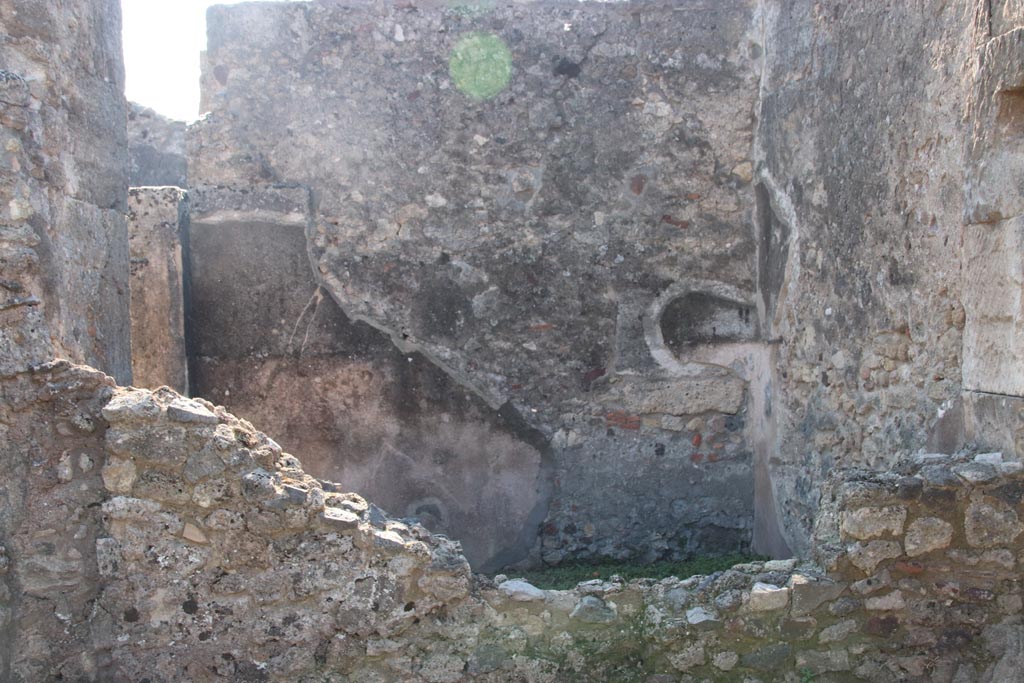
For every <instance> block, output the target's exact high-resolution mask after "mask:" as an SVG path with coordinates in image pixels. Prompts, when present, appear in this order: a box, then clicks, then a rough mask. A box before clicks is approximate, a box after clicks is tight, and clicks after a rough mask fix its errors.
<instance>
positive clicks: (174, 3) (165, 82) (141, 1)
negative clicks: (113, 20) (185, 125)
mask: <svg viewBox="0 0 1024 683" xmlns="http://www.w3.org/2000/svg"><path fill="white" fill-rule="evenodd" d="M239 1H241V0H219V1H211V0H121V12H122V15H123V17H124V62H125V72H126V83H125V94H126V95H127V97H128V99H129V100H131V101H132V102H138V103H139V104H142V105H145V106H147V107H151V108H153V109H155V110H156V111H158V112H159V113H161V114H163V115H164V116H167V117H170V118H172V119H178V120H181V121H194V120H195V119H197V118H198V117H199V114H200V113H201V112H200V111H199V53H200V52H201V51H202V50H204V49H206V8H208V7H210V6H211V5H233V4H236V3H237V2H239Z"/></svg>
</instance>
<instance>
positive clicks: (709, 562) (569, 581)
mask: <svg viewBox="0 0 1024 683" xmlns="http://www.w3.org/2000/svg"><path fill="white" fill-rule="evenodd" d="M765 559H767V558H764V557H760V556H757V555H746V554H742V553H732V554H730V555H718V556H714V557H711V556H707V557H705V556H702V557H695V558H693V559H690V560H682V561H679V562H671V561H665V562H655V563H653V564H636V563H635V562H632V563H631V562H602V563H597V564H563V565H558V566H557V567H546V568H544V569H533V570H526V571H519V572H511V573H510V574H509V575H510V576H512V575H515V576H522V577H523V578H524V579H526V580H527V581H529V582H530V583H532V584H533V585H534V586H536V587H537V588H544V589H549V590H567V589H569V588H573V587H575V586H576V584H578V583H579V582H581V581H590V580H591V579H602V580H605V581H607V580H608V579H610V578H611V577H612V576H614V575H616V574H617V575H619V576H621V577H622V578H623V579H625V580H626V581H629V580H630V579H664V578H666V577H669V576H675V577H678V578H680V579H685V578H687V577H690V576H695V575H697V574H705V575H706V574H713V573H714V572H719V571H722V570H724V569H728V568H729V567H731V566H733V565H734V564H742V563H744V562H757V561H761V560H765Z"/></svg>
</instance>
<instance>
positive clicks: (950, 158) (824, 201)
mask: <svg viewBox="0 0 1024 683" xmlns="http://www.w3.org/2000/svg"><path fill="white" fill-rule="evenodd" d="M986 11H987V6H986V4H985V3H977V2H925V3H913V4H907V3H903V4H900V3H846V2H824V3H817V4H813V5H812V4H810V3H782V4H780V5H778V6H773V5H770V4H769V5H768V6H767V12H766V15H765V17H766V31H767V37H766V39H765V42H766V43H767V44H768V46H769V48H768V52H767V57H766V60H767V61H766V64H767V70H766V75H765V81H764V83H763V92H764V95H763V99H762V101H761V109H760V117H759V128H758V133H757V139H758V145H757V146H758V157H759V163H758V178H757V180H756V181H755V182H757V183H758V196H759V204H760V206H759V210H758V212H759V219H758V220H759V226H760V230H761V234H762V237H761V247H760V255H761V259H762V262H764V263H768V264H770V266H769V268H768V270H767V272H763V273H762V275H763V276H765V278H766V279H765V280H764V282H763V287H762V305H763V306H764V307H765V309H766V311H767V316H766V321H767V322H766V328H768V330H769V334H770V336H771V337H773V338H777V339H778V340H779V343H778V345H777V346H776V347H774V349H775V351H774V356H773V374H774V376H773V378H772V387H773V390H772V401H771V405H770V408H771V411H772V415H771V422H772V424H773V427H772V429H773V430H774V433H772V432H771V431H766V435H767V436H768V438H770V439H771V440H772V446H771V450H772V451H773V452H774V453H775V454H776V455H775V458H774V460H773V463H772V468H771V470H772V471H771V479H772V481H773V483H774V496H775V500H776V501H777V507H778V511H779V514H780V517H781V520H782V527H783V529H784V530H785V533H786V536H787V540H788V541H789V543H790V544H791V545H792V547H794V548H795V549H800V550H801V551H802V549H804V548H806V547H807V545H806V544H807V538H808V533H807V532H808V529H809V528H810V525H811V522H812V520H813V519H814V516H815V507H816V505H817V499H818V493H819V490H818V489H819V484H820V482H821V481H822V480H823V479H824V477H825V476H826V474H827V472H828V471H829V470H830V469H832V468H833V467H836V466H840V465H846V466H851V465H861V466H864V467H868V468H872V469H878V470H885V469H888V468H889V467H891V466H892V464H893V459H894V458H895V457H897V455H898V454H900V453H910V452H915V451H917V450H919V449H922V448H927V449H930V450H941V451H942V452H952V451H955V450H956V449H957V448H959V447H960V446H961V445H962V444H963V443H964V442H965V441H966V440H967V437H966V436H965V427H964V424H965V421H964V413H965V408H964V407H963V405H962V404H961V390H962V388H964V387H965V385H966V386H967V387H968V388H970V384H971V383H970V381H968V379H967V377H966V376H963V372H968V373H969V372H970V371H969V368H970V366H971V363H970V362H969V359H970V358H971V356H975V355H977V354H979V353H984V352H983V350H982V349H983V346H982V345H979V344H978V342H977V339H976V336H977V335H976V334H972V332H971V329H972V327H973V321H974V320H976V319H977V318H978V316H985V315H988V313H986V311H987V310H988V311H991V310H992V309H991V307H992V306H997V307H1003V306H1007V305H1009V306H1012V303H1011V302H1012V301H1014V300H1016V298H1018V297H1019V291H1020V288H1019V282H1018V283H1017V285H1013V286H1004V285H1002V284H1000V285H998V286H999V287H1001V288H1003V289H1005V290H1006V291H1003V292H1000V293H999V294H989V293H986V292H984V291H982V290H979V288H978V287H977V285H976V283H975V282H971V277H970V276H969V274H968V271H969V270H970V266H969V263H970V259H971V258H972V257H970V255H969V254H968V253H966V252H968V251H969V250H970V243H971V240H970V239H969V237H968V239H967V240H966V241H965V231H964V227H963V225H964V209H965V202H966V194H965V174H964V170H963V169H964V165H965V163H964V159H965V151H966V149H967V146H968V145H967V141H968V138H969V135H970V126H971V124H970V123H965V122H967V121H970V118H971V117H973V116H975V110H976V109H977V107H978V106H979V105H980V103H981V99H979V95H978V94H977V93H976V89H975V85H974V82H975V80H976V79H977V78H978V73H977V69H978V64H979V60H981V59H982V57H983V54H984V53H985V51H986V50H988V49H990V48H989V47H986V46H987V45H988V40H989V34H988V30H987V26H988V21H987V17H986V16H984V14H985V12H986ZM1011 61H1012V60H1011ZM977 125H978V126H981V127H983V128H987V126H988V124H987V123H986V122H985V121H984V120H979V121H978V123H977ZM969 185H970V182H969V181H968V182H967V186H969ZM969 232H970V231H968V233H969ZM1011 232H1012V231H1011ZM1007 234H1009V233H1007ZM998 239H1002V238H998ZM965 245H966V247H967V248H966V249H965ZM1011 260H1012V259H1011ZM965 268H966V270H965ZM1011 270H1012V269H1008V270H1007V269H1004V271H1005V275H1001V276H1000V277H1004V278H1009V279H1006V280H1003V281H1000V282H1005V283H1006V285H1009V282H1010V279H1012V275H1011V274H1010V271H1011ZM965 274H968V277H966V278H965ZM990 282H993V283H994V282H995V281H994V280H990ZM1014 287H1016V293H1015V294H1013V293H1011V292H1010V291H1009V290H1012V289H1014ZM979 296H980V297H981V298H983V299H985V300H986V301H987V302H988V303H987V304H985V306H980V305H979V304H978V298H979ZM997 302H998V303H997ZM993 314H994V312H993ZM967 319H970V320H972V325H971V326H968V327H967V328H965V325H966V320H967ZM994 331H995V330H994V329H993V328H989V333H992V332H994ZM1011 336H1012V335H1011ZM1005 348H1006V351H1007V352H1009V349H1010V348H1012V345H1008V346H1006V347H1005ZM1009 365H1013V364H1009ZM1009 365H1007V364H1005V363H1000V362H996V361H994V359H993V361H992V365H991V366H990V370H991V371H994V372H996V373H997V374H1002V373H1006V376H1012V374H1013V372H1014V370H1012V369H1011V368H1010V367H1009ZM997 367H1001V368H1002V370H996V368H997ZM962 368H963V370H962ZM974 431H975V432H977V431H978V430H974ZM981 431H984V429H983V430H981ZM979 441H981V442H982V443H983V442H984V441H985V439H984V437H982V438H980V439H979ZM1004 443H1005V442H1004ZM1002 445H1003V444H1000V446H1002ZM1011 452H1013V449H1012V448H1010V449H1007V453H1008V454H1009V453H1011ZM1018 454H1019V453H1018Z"/></svg>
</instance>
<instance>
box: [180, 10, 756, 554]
mask: <svg viewBox="0 0 1024 683" xmlns="http://www.w3.org/2000/svg"><path fill="white" fill-rule="evenodd" d="M208 19H209V37H210V44H209V49H208V51H207V53H206V57H205V62H204V64H205V66H204V77H203V92H204V95H203V97H204V103H205V104H204V106H205V107H207V108H208V109H210V111H211V113H210V115H209V116H207V117H205V118H204V119H203V120H202V121H201V122H199V123H197V124H196V125H194V126H192V127H191V128H190V132H189V160H190V173H191V177H190V180H191V182H192V183H193V184H194V185H196V187H197V188H203V187H207V186H210V187H212V186H221V187H225V186H226V187H231V188H233V189H235V190H238V191H244V192H249V193H251V194H252V195H253V197H259V196H261V195H264V194H265V195H266V196H267V197H270V196H272V195H273V194H274V193H275V192H277V189H275V188H279V187H288V186H296V185H297V186H301V187H303V188H307V189H308V190H309V200H310V204H309V213H308V216H307V217H306V223H305V225H304V228H305V241H306V248H307V250H308V253H309V258H310V259H311V260H312V274H313V277H314V278H315V282H316V284H317V285H319V287H320V288H321V289H320V290H318V291H322V292H323V293H325V294H326V295H328V296H329V297H330V298H331V299H333V300H334V302H335V303H336V304H337V305H338V306H340V308H341V309H342V310H343V311H344V313H345V315H347V316H348V317H349V318H351V319H354V320H358V321H361V322H365V323H367V324H369V325H370V326H372V327H375V328H377V329H378V330H380V331H381V332H382V333H384V334H385V335H387V336H388V337H389V338H390V340H391V342H392V343H393V344H394V345H396V346H397V347H398V348H399V349H401V350H403V351H406V352H409V353H412V352H415V353H416V354H417V356H418V357H419V356H422V357H423V358H425V359H427V360H428V361H429V362H431V363H433V364H434V365H435V366H436V367H438V368H440V369H441V370H442V371H443V372H444V373H445V374H447V375H448V377H450V378H451V382H452V383H453V386H459V387H461V390H462V391H464V392H465V393H467V394H469V395H471V396H474V397H475V399H474V400H477V401H479V402H482V403H483V404H484V405H486V406H489V407H490V409H491V410H492V411H493V412H495V413H497V414H499V415H514V416H515V420H516V421H517V422H521V423H523V424H524V425H525V426H527V427H529V429H531V430H534V431H536V432H537V433H538V435H539V437H540V438H541V440H542V441H544V442H545V443H546V444H547V445H546V447H545V450H546V451H548V453H547V454H546V457H547V458H548V460H549V463H548V464H547V465H546V466H545V471H544V472H543V476H542V478H541V479H540V480H539V481H534V482H529V483H528V484H527V486H524V487H522V489H521V490H522V492H523V495H524V496H525V497H526V498H528V499H530V500H534V501H537V502H539V503H540V504H543V505H545V506H546V508H547V510H546V512H545V514H544V515H542V519H541V520H540V521H541V522H543V523H542V524H541V525H540V526H541V528H542V529H543V540H542V542H541V545H540V546H539V547H537V548H534V549H533V554H532V557H533V558H534V560H537V559H543V560H545V561H548V562H559V561H561V560H563V559H566V558H569V557H575V558H584V559H585V558H600V557H639V558H646V559H655V558H658V557H679V556H682V555H685V554H688V553H692V552H694V551H699V550H711V551H725V550H729V549H734V548H739V547H743V546H746V545H748V544H749V542H750V538H751V528H752V518H753V502H752V499H753V496H754V494H753V491H754V487H753V462H752V461H753V452H752V450H751V448H750V446H749V440H748V437H747V435H746V427H747V422H746V420H747V418H746V406H747V383H748V381H749V380H750V379H751V376H752V372H751V369H750V368H751V366H752V365H753V361H752V358H755V357H756V356H757V353H756V352H754V353H752V352H751V350H750V349H747V348H745V347H742V346H741V345H740V342H747V341H750V340H752V339H756V338H757V337H758V329H759V319H758V315H757V310H756V306H755V288H756V259H755V251H756V248H755V244H754V235H753V233H752V231H751V229H750V221H751V216H752V211H753V197H752V194H751V185H750V183H751V179H752V165H751V156H750V155H751V146H752V140H753V134H754V125H755V120H754V115H755V109H756V102H757V98H758V79H759V76H760V71H761V68H762V61H761V56H762V52H763V46H762V45H761V43H760V41H761V39H762V38H761V30H760V26H761V18H760V16H759V15H758V14H757V12H756V11H755V7H754V5H753V4H752V3H748V2H727V3H702V2H694V3H686V4H684V5H682V6H679V7H673V6H669V5H666V4H662V3H655V2H651V3H638V4H636V5H630V6H625V5H612V4H610V5H598V4H592V5H586V6H579V5H574V4H562V3H531V4H529V5H523V6H515V5H512V6H497V5H495V6H489V5H488V6H487V7H480V8H474V7H470V6H465V7H463V6H447V5H440V4H438V5H431V4H427V5H423V6H417V7H415V8H411V7H406V6H403V5H398V4H395V5H391V4H387V5H382V6H372V7H371V6H359V5H352V6H348V5H345V4H337V3H311V4H301V5H287V4H281V5H274V4H270V5H249V6H245V7H238V8H216V9H213V10H211V12H210V14H209V18H208ZM474 60H475V61H474ZM474 64H475V65H477V66H473V65H474ZM254 201H255V200H254ZM253 221H255V219H253ZM243 224H244V221H242V222H240V223H239V226H238V230H239V231H244V230H245V227H244V225H243ZM252 224H253V225H255V222H253V223H252ZM204 230H206V228H205V227H204V224H203V223H201V222H199V223H197V222H194V223H193V234H194V236H195V237H194V240H193V242H194V252H195V253H197V254H198V256H197V258H203V256H202V255H201V254H200V253H199V250H198V248H197V247H196V246H195V245H196V244H198V240H199V239H202V238H201V237H199V236H200V235H202V234H203V231H204ZM211 234H212V229H211ZM240 259H241V260H242V261H243V262H246V261H251V259H248V258H246V257H244V256H240ZM196 276H197V277H200V278H201V277H202V275H201V274H199V273H198V271H197V275H196ZM306 290H307V292H308V290H309V286H308V285H306ZM309 295H310V294H309V293H305V294H304V296H305V297H308V296H309ZM307 300H308V299H307ZM197 303H199V305H200V306H202V303H201V302H197ZM221 310H222V309H218V308H215V307H211V308H204V310H203V312H202V313H201V314H200V315H202V316H203V317H205V318H208V319H210V318H214V317H216V316H218V315H219V314H220V312H221ZM663 311H667V313H665V314H664V315H663ZM683 313H687V314H690V315H691V317H692V318H694V319H693V320H688V321H686V322H681V319H680V316H681V315H682V314H683ZM261 314H262V309H261V310H260V311H259V312H258V314H257V315H256V317H254V318H252V320H256V321H259V323H260V324H261V325H266V326H278V327H279V329H280V330H286V331H290V330H291V329H292V328H293V327H295V326H296V325H300V326H301V325H302V324H303V323H302V322H301V320H299V319H298V318H297V317H288V318H284V319H282V321H281V322H280V324H279V321H278V320H277V319H271V317H270V315H267V316H266V317H265V318H261V317H260V315H261ZM292 315H293V316H294V312H293V313H292ZM697 318H699V320H700V321H702V322H700V324H696V319H697ZM691 322H692V323H693V324H692V325H690V323H691ZM716 329H717V330H718V331H717V332H716ZM691 333H692V335H691V337H688V336H687V335H689V334H691ZM710 342H714V343H716V344H720V345H723V346H730V345H731V347H732V350H731V351H729V352H725V353H719V354H718V358H716V359H715V361H714V362H711V361H709V360H707V359H706V358H704V359H702V360H701V362H696V361H695V359H696V357H697V349H698V347H706V346H709V344H710ZM335 353H336V355H340V356H342V357H341V358H340V359H337V360H331V359H330V358H328V357H323V358H322V363H325V364H327V365H334V364H337V367H345V366H346V365H347V364H348V362H349V361H348V358H346V357H344V355H342V354H344V351H343V350H341V349H339V350H338V351H337V352H335ZM300 355H301V354H300ZM347 355H349V356H353V355H354V356H357V357H358V355H359V354H358V352H357V353H354V354H353V353H348V354H347ZM324 367H326V365H325V366H324ZM325 372H326V370H325ZM237 374H240V373H237ZM393 378H394V379H397V377H394V376H393ZM226 379H227V377H226V376H222V379H221V380H220V381H219V384H218V385H217V386H216V387H214V386H211V387H210V388H211V389H216V390H219V391H223V390H224V389H226V386H220V385H224V384H226V382H225V380H226ZM236 384H237V383H236ZM238 390H240V391H241V392H242V393H240V394H232V396H231V397H230V398H224V397H223V396H222V395H221V394H209V395H208V397H209V398H211V399H213V400H216V401H218V402H220V401H224V402H225V404H226V405H228V406H230V407H232V408H233V409H236V410H239V411H240V412H242V413H243V414H246V415H247V416H248V417H251V418H253V419H257V418H260V419H262V418H264V417H271V416H270V415H269V413H270V412H272V411H273V409H272V408H270V407H265V408H263V409H260V408H259V407H257V406H256V404H257V403H258V402H259V400H258V396H254V395H253V394H254V391H255V390H256V386H255V385H250V386H249V387H247V388H242V387H238ZM200 395H206V394H202V392H200ZM397 418H398V421H399V422H400V423H401V422H402V420H403V418H402V417H401V416H400V415H399V416H397ZM271 419H272V418H271ZM331 429H333V427H330V426H328V427H327V428H326V429H325V428H323V427H320V428H317V429H312V430H308V431H305V432H304V433H301V434H300V433H295V432H294V431H292V432H290V433H288V434H287V435H285V434H283V433H282V435H281V437H280V438H281V439H282V441H283V443H284V445H285V446H286V447H288V448H291V449H294V450H307V449H314V450H323V449H322V448H321V446H320V445H319V444H322V443H324V442H325V441H327V442H329V441H331V440H332V437H331V435H330V434H329V433H328V432H329V431H330V430H331ZM361 429H362V427H360V426H356V427H355V431H359V430H361ZM505 448H506V447H505V446H503V445H502V444H501V443H500V442H497V441H490V442H489V443H487V445H486V446H484V450H486V451H489V452H492V453H495V452H496V453H501V452H503V451H504V450H505ZM401 450H402V451H403V452H404V453H406V454H408V455H409V456H410V457H412V458H413V459H414V460H420V459H422V457H423V455H418V454H415V453H413V452H411V450H410V449H409V448H405V447H403V448H402V449H401ZM421 450H422V449H421ZM360 457H361V456H360V455H359V454H358V453H356V452H353V451H352V450H350V449H337V450H335V452H334V454H333V456H327V455H325V456H324V457H320V456H317V459H316V463H315V465H313V464H311V466H312V467H314V468H315V469H316V471H317V472H318V473H321V474H323V475H324V476H335V477H338V478H345V477H346V476H348V475H350V474H351V473H352V472H353V471H354V469H353V462H354V461H357V460H359V459H360ZM472 460H473V458H468V459H466V458H461V457H460V458H457V459H456V460H455V461H453V464H452V465H451V466H449V467H447V468H446V469H447V472H446V473H445V475H443V476H442V478H441V479H439V480H438V484H439V485H440V486H441V487H453V488H457V489H461V485H460V484H458V483H456V482H457V481H458V480H461V479H466V480H470V479H474V478H476V477H477V476H478V475H477V474H476V472H478V471H479V466H478V465H474V464H473V463H472ZM503 461H504V462H503ZM488 466H491V465H488ZM495 466H497V467H498V468H500V469H505V468H509V467H511V465H509V464H508V461H507V459H504V458H502V457H498V458H496V465H495ZM449 480H454V481H451V483H449ZM376 488H378V489H380V488H382V487H381V486H379V485H378V486H377V487H376ZM361 490H362V489H361ZM379 493H380V494H383V495H390V494H391V493H393V492H390V491H384V490H381V491H380V492H379ZM460 495H461V494H460ZM391 497H394V496H391ZM495 522H496V526H494V527H492V529H493V530H494V531H495V532H498V530H499V529H500V528H501V527H503V526H511V527H512V528H514V529H519V528H521V527H520V520H519V518H508V519H505V520H502V519H501V518H500V517H496V518H495ZM506 523H507V524H506ZM530 523H531V524H533V525H534V526H533V529H534V530H535V529H536V528H537V526H536V525H537V520H536V519H534V518H533V517H531V518H530ZM451 531H452V532H453V533H454V534H455V535H456V536H457V537H458V536H459V532H458V531H457V530H456V529H452V530H451ZM499 533H500V532H499ZM517 533H518V532H517Z"/></svg>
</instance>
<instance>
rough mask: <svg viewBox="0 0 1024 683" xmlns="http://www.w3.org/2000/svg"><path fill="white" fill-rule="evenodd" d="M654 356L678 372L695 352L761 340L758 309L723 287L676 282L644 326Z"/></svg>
mask: <svg viewBox="0 0 1024 683" xmlns="http://www.w3.org/2000/svg"><path fill="white" fill-rule="evenodd" d="M644 333H645V336H646V337H647V345H648V347H649V348H650V350H651V354H652V355H653V356H654V358H655V360H657V361H658V363H659V364H660V365H662V367H665V368H667V369H676V368H677V367H678V364H679V362H680V361H686V360H688V358H687V357H688V356H689V355H690V354H689V353H688V351H690V350H692V349H696V348H697V347H706V346H713V345H719V344H735V343H743V342H753V341H757V340H758V339H759V338H760V324H759V320H758V315H757V306H756V304H755V303H754V302H753V301H752V300H751V299H750V298H749V297H748V296H747V295H746V294H745V293H744V292H743V291H742V290H739V289H737V288H736V287H733V286H731V285H727V284H724V283H721V282H714V281H710V280H692V281H685V282H677V283H676V284H674V285H672V286H671V287H669V288H668V289H666V290H665V291H664V292H662V294H661V295H660V296H659V297H658V298H657V299H655V300H654V302H653V303H652V304H651V307H650V309H649V310H648V314H647V318H646V320H645V321H644Z"/></svg>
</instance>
